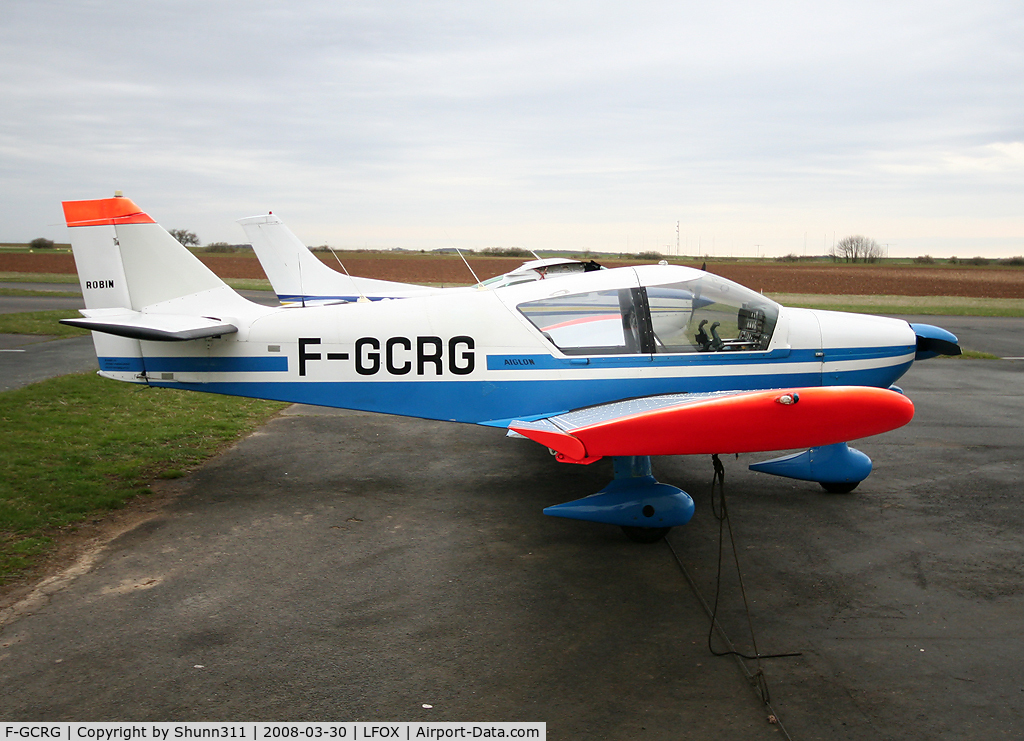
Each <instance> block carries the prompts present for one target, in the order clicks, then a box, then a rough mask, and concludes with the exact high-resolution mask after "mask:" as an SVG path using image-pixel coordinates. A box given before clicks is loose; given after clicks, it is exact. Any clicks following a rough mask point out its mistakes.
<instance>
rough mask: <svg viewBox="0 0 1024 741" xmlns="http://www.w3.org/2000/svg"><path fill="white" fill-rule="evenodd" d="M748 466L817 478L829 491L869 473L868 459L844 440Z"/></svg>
mask: <svg viewBox="0 0 1024 741" xmlns="http://www.w3.org/2000/svg"><path fill="white" fill-rule="evenodd" d="M749 468H750V470H751V471H760V472H761V473H770V474H772V475H773V476H785V477H786V478H790V479H800V480H801V481H817V482H818V483H819V484H821V485H822V486H823V487H825V489H826V490H828V491H833V490H835V491H839V490H840V489H843V488H845V487H847V486H850V485H851V484H852V485H853V486H856V485H857V484H858V483H860V482H861V481H863V480H864V479H866V478H867V477H868V475H869V474H870V473H871V459H870V458H868V457H867V456H866V455H865V454H864V453H862V452H860V451H859V450H856V449H855V448H851V447H850V446H849V445H847V444H846V443H836V444H835V445H823V446H821V447H817V448H811V449H810V450H805V451H803V452H802V453H793V454H791V455H784V456H782V457H781V458H772V459H771V460H768V461H763V462H761V463H752V464H751V465H750V467H749ZM853 486H850V488H849V490H851V491H852V488H853Z"/></svg>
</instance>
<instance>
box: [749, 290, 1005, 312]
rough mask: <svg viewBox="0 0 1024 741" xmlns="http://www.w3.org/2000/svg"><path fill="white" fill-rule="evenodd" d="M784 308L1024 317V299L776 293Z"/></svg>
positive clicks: (773, 296) (775, 295)
mask: <svg viewBox="0 0 1024 741" xmlns="http://www.w3.org/2000/svg"><path fill="white" fill-rule="evenodd" d="M766 295H769V296H770V297H771V298H772V299H774V300H775V301H778V302H779V303H780V304H783V305H784V306H798V307H802V308H805V309H828V310H830V311H852V312H856V313H860V314H918V315H930V316H1024V299H1019V298H967V297H963V296H831V295H821V294H813V293H773V294H766Z"/></svg>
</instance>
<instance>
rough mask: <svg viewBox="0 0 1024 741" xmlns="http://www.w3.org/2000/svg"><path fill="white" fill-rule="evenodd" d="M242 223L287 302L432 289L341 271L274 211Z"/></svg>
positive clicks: (396, 295) (395, 295)
mask: <svg viewBox="0 0 1024 741" xmlns="http://www.w3.org/2000/svg"><path fill="white" fill-rule="evenodd" d="M238 223H239V224H241V226H242V229H243V230H245V236H246V238H247V239H248V240H249V242H251V243H252V248H253V249H254V250H255V251H256V256H257V257H258V258H259V260H260V264H261V265H262V266H263V272H265V273H266V274H267V277H268V278H269V279H270V284H271V285H272V286H273V287H274V292H275V293H276V294H277V297H278V300H279V301H281V303H283V304H290V305H307V306H308V305H310V304H323V303H338V302H340V301H357V300H359V299H360V298H370V299H379V298H399V297H402V296H408V295H415V294H419V293H423V292H426V291H430V290H432V289H428V288H426V287H424V286H417V285H413V284H409V283H396V282H392V281H383V280H373V279H370V278H358V277H357V278H354V277H351V276H349V275H347V274H345V273H340V272H338V271H337V270H334V269H332V268H330V267H328V266H327V265H324V264H323V263H322V262H320V260H319V259H318V258H317V257H316V255H314V254H313V253H312V252H310V251H309V248H308V247H306V245H304V244H303V243H302V242H301V241H300V240H299V238H298V237H296V236H295V234H293V233H292V231H291V229H289V228H288V227H287V226H285V223H284V222H283V221H281V219H280V218H278V217H277V216H275V215H274V214H267V215H265V216H249V217H247V218H244V219H239V220H238Z"/></svg>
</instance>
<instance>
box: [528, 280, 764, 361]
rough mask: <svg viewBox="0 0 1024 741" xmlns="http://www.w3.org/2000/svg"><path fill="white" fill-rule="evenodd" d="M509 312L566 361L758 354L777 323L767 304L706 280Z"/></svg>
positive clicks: (728, 284)
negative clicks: (655, 355)
mask: <svg viewBox="0 0 1024 741" xmlns="http://www.w3.org/2000/svg"><path fill="white" fill-rule="evenodd" d="M517 308H518V309H519V311H520V312H521V313H522V314H523V316H525V317H526V318H527V319H528V320H529V321H530V323H531V324H533V326H534V327H536V328H537V329H538V330H540V331H541V333H543V335H544V336H545V337H546V338H547V339H548V340H549V341H550V342H551V343H552V344H554V345H555V346H556V347H557V348H558V349H559V350H561V351H562V352H563V353H565V354H566V355H630V354H639V353H696V352H751V351H764V350H767V349H768V345H769V343H770V342H771V338H772V333H773V332H774V330H775V324H776V322H777V321H778V318H779V305H778V304H776V303H775V302H774V301H772V300H771V299H768V298H765V297H764V296H762V295H761V294H759V293H756V292H754V291H751V290H750V289H748V288H744V287H743V286H741V285H739V284H738V283H733V282H732V281H729V280H726V279H725V278H721V277H719V276H717V275H711V274H710V273H699V274H698V277H695V278H692V279H689V280H684V281H681V282H676V283H665V284H654V285H647V286H639V287H624V288H612V289H606V290H598V291H590V292H584V293H573V294H567V295H563V296H553V297H548V298H543V299H539V300H535V301H527V302H524V303H521V304H519V305H518V307H517Z"/></svg>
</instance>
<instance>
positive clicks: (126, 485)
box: [0, 373, 287, 588]
mask: <svg viewBox="0 0 1024 741" xmlns="http://www.w3.org/2000/svg"><path fill="white" fill-rule="evenodd" d="M285 406H287V405H286V404H282V403H280V402H268V401H260V400H256V399H243V398H238V397H231V396H216V395H208V394H197V393H190V392H186V391H177V390H171V389H154V388H149V387H147V386H139V385H135V384H126V383H116V382H114V381H108V380H106V379H103V378H100V377H99V376H97V375H95V374H92V373H87V374H78V375H70V376H62V377H60V378H53V379H50V380H48V381H42V382H41V383H35V384H32V385H30V386H26V387H24V388H20V389H15V390H13V391H5V392H3V393H0V420H2V423H3V430H4V456H3V459H2V461H0V588H2V587H3V586H4V585H5V584H10V583H11V582H12V581H14V580H15V579H17V578H18V577H19V576H21V575H22V574H24V573H25V572H26V571H28V570H30V569H31V568H32V567H33V566H35V565H36V564H37V563H38V560H39V559H40V558H41V557H42V556H43V555H45V554H46V553H47V552H48V551H49V550H50V549H51V548H52V547H53V544H54V541H55V539H56V538H58V537H59V536H60V534H61V533H64V532H67V531H68V529H69V528H74V526H75V523H78V522H81V521H82V520H83V519H85V518H88V517H93V516H96V515H97V514H102V513H103V512H105V511H109V510H111V509H117V508H120V507H123V506H124V505H125V504H126V503H127V502H128V501H130V500H132V499H133V498H135V497H139V496H145V495H147V494H149V493H151V489H150V485H151V482H152V481H153V480H154V479H159V478H177V477H179V476H182V475H184V474H185V473H186V472H187V471H189V470H191V469H193V468H195V467H196V466H198V465H200V464H201V463H202V462H203V461H205V460H207V459H208V458H210V457H211V456H213V455H214V454H216V453H217V452H218V451H220V450H222V449H223V448H224V447H225V446H226V445H229V444H230V443H232V442H234V441H235V440H237V439H239V438H240V437H242V436H244V435H246V434H248V433H249V432H250V431H252V430H253V429H255V428H256V427H258V426H259V425H261V424H263V423H264V422H266V420H267V419H269V418H270V417H271V416H273V415H274V414H276V413H277V412H278V411H280V410H281V409H283V408H284V407H285Z"/></svg>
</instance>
